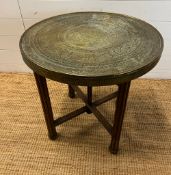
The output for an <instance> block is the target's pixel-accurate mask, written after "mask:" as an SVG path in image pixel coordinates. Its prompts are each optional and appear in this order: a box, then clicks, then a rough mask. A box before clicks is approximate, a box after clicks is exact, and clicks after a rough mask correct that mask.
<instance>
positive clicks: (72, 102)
mask: <svg viewBox="0 0 171 175" xmlns="http://www.w3.org/2000/svg"><path fill="white" fill-rule="evenodd" d="M48 86H49V91H50V97H51V100H52V107H53V111H54V116H55V118H56V117H57V116H58V117H59V116H62V115H64V114H66V113H68V112H70V111H72V110H74V109H77V108H78V107H81V106H82V105H83V103H82V101H81V100H80V99H79V98H75V99H70V98H69V97H68V96H67V86H66V85H64V84H60V83H57V82H54V81H51V80H48ZM83 90H85V89H83ZM114 90H116V87H115V86H108V87H95V88H94V89H93V93H94V99H97V98H99V97H102V96H104V95H106V94H108V93H110V92H112V91H114ZM114 104H115V100H111V101H110V102H107V103H106V104H103V105H101V106H100V107H99V110H100V111H101V112H102V113H103V114H104V115H105V116H106V118H107V119H108V120H109V121H110V122H112V120H113V113H114V110H115V105H114ZM57 132H58V139H57V140H55V141H51V140H49V139H48V137H47V129H46V125H45V122H44V117H43V112H42V108H41V104H40V100H39V96H38V92H37V89H36V85H35V82H34V77H33V75H32V74H10V73H9V74H6V73H1V74H0V174H3V175H4V174H8V175H9V174H31V175H34V174H46V175H50V174H54V175H55V174H57V175H58V174H59V175H101V174H105V175H113V174H114V175H127V174H130V175H134V174H135V175H144V174H147V175H148V174H149V175H153V174H154V175H171V80H145V79H138V80H134V81H132V84H131V89H130V94H129V98H128V103H127V110H126V113H125V118H124V124H123V130H122V134H121V140H120V150H119V152H118V154H117V155H112V154H110V152H109V151H108V146H109V144H110V140H111V138H110V136H109V134H108V133H107V132H106V130H105V129H104V128H103V127H102V126H101V124H100V123H99V122H98V121H97V119H96V118H95V117H94V116H93V115H92V114H89V115H88V114H86V113H84V114H82V115H80V116H79V117H78V118H74V119H73V120H71V121H68V122H66V123H64V124H63V125H60V126H59V127H57Z"/></svg>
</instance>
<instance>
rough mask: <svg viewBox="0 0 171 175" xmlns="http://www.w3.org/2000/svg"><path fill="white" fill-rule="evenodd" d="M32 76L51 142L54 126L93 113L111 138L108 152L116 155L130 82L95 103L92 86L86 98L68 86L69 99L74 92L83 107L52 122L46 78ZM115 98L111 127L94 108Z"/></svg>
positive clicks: (53, 135)
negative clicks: (83, 104)
mask: <svg viewBox="0 0 171 175" xmlns="http://www.w3.org/2000/svg"><path fill="white" fill-rule="evenodd" d="M34 76H35V80H36V84H37V87H38V91H39V95H40V100H41V103H42V108H43V111H44V117H45V121H46V125H47V129H48V135H49V138H50V139H51V140H54V139H56V137H57V132H56V128H55V127H56V126H58V125H60V124H62V123H64V122H66V121H68V120H71V119H72V118H74V117H77V116H79V115H80V114H82V113H84V112H87V113H88V114H90V113H93V114H94V115H95V117H96V118H97V119H98V120H99V122H100V123H101V124H102V125H103V126H104V128H105V129H106V130H107V131H108V133H109V134H110V135H111V137H112V140H111V144H110V147H109V150H110V152H111V153H113V154H117V152H118V148H119V140H120V134H121V129H122V123H123V118H124V113H125V108H126V102H127V97H128V93H129V87H130V81H129V82H125V83H122V84H118V91H116V92H114V93H112V94H110V95H107V96H105V97H103V98H102V99H99V100H96V101H92V86H87V96H86V95H84V93H83V92H82V91H81V90H80V88H79V87H78V86H75V85H68V89H69V93H68V95H69V97H70V98H74V97H75V92H76V93H77V95H78V96H79V97H80V98H81V99H82V101H83V102H84V103H85V106H83V107H81V108H79V109H77V110H75V111H73V112H70V113H69V114H67V115H64V116H62V117H59V118H57V119H56V120H54V118H53V112H52V107H51V102H50V97H49V92H48V87H47V83H46V78H45V77H43V76H41V75H39V74H37V73H35V72H34ZM116 97H117V100H116V110H115V115H114V123H113V126H112V125H111V124H110V123H109V122H108V121H107V120H106V119H105V117H104V116H103V115H102V114H101V113H100V111H99V110H97V108H96V107H97V106H98V105H100V104H102V103H105V102H107V101H109V100H111V99H113V98H116Z"/></svg>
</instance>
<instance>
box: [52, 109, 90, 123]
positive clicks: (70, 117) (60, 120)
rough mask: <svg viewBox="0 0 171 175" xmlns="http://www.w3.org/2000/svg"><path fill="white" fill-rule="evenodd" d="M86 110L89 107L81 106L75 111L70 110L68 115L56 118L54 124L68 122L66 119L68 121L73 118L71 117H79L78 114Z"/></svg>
mask: <svg viewBox="0 0 171 175" xmlns="http://www.w3.org/2000/svg"><path fill="white" fill-rule="evenodd" d="M86 110H87V107H86V106H84V107H82V108H80V109H77V110H75V111H73V112H70V113H69V114H67V115H64V116H63V117H59V118H57V119H56V120H54V125H55V126H57V125H60V124H62V123H64V122H66V121H68V120H71V119H73V118H74V117H77V116H79V115H80V114H82V113H84V112H86Z"/></svg>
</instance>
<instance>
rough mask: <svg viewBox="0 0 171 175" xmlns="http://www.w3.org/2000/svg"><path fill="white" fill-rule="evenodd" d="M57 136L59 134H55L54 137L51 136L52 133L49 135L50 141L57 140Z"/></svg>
mask: <svg viewBox="0 0 171 175" xmlns="http://www.w3.org/2000/svg"><path fill="white" fill-rule="evenodd" d="M57 136H58V135H57V133H54V135H50V133H48V137H49V139H50V140H56V138H57Z"/></svg>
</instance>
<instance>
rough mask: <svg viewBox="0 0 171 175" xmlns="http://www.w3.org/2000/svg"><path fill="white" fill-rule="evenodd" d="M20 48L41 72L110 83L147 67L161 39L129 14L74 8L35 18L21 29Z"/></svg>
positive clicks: (77, 80)
mask: <svg viewBox="0 0 171 175" xmlns="http://www.w3.org/2000/svg"><path fill="white" fill-rule="evenodd" d="M20 50H21V53H22V56H23V59H24V61H25V63H26V64H27V65H28V66H29V67H30V68H31V69H33V70H34V71H35V72H37V73H39V74H40V75H42V76H45V77H48V78H51V79H53V80H57V81H60V82H63V83H67V84H75V85H85V86H87V85H89V86H94V85H109V84H119V83H122V82H125V81H130V80H132V79H134V78H137V77H139V76H141V75H143V74H145V73H146V72H148V71H149V70H151V69H152V68H153V67H154V66H155V65H156V64H157V62H158V60H159V59H160V56H161V53H162V50H163V39H162V36H161V35H160V33H159V32H158V31H157V30H156V29H155V28H154V27H152V26H151V25H149V24H148V23H146V22H144V21H142V20H139V19H136V18H133V17H129V16H126V15H121V14H114V13H103V12H78V13H70V14H65V15H59V16H55V17H52V18H49V19H46V20H43V21H42V22H39V23H37V24H35V25H34V26H32V27H31V28H29V29H28V30H27V31H26V32H25V33H24V34H23V36H22V38H21V40H20Z"/></svg>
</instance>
